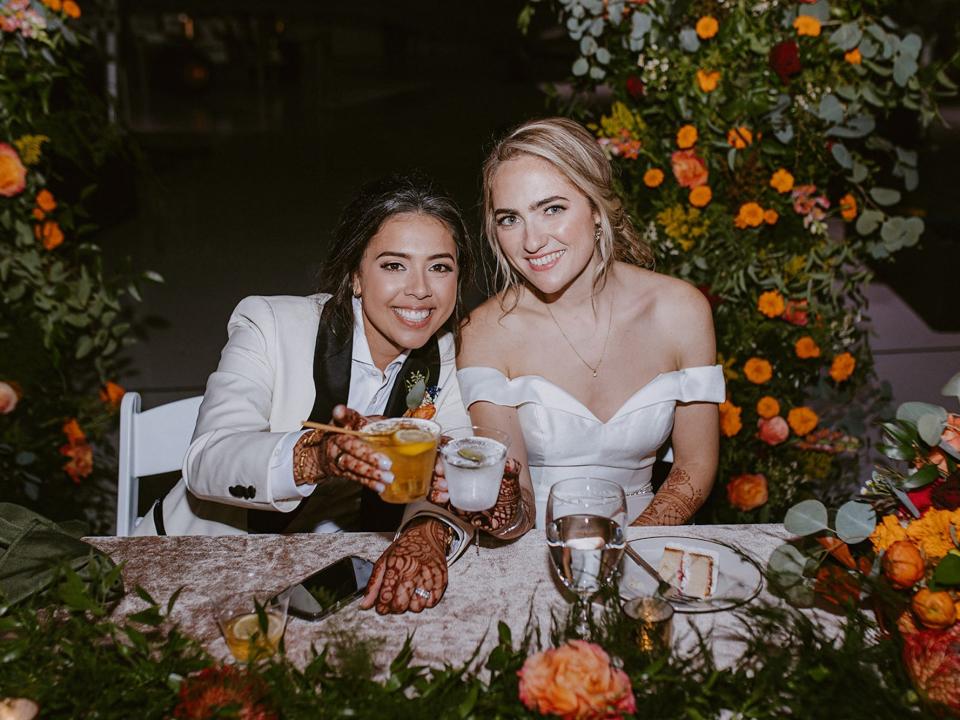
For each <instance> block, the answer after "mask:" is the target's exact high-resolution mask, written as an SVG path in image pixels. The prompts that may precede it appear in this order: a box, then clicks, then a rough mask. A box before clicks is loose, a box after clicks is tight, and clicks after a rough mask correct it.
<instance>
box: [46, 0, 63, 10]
mask: <svg viewBox="0 0 960 720" xmlns="http://www.w3.org/2000/svg"><path fill="white" fill-rule="evenodd" d="M43 4H44V5H46V6H47V7H48V8H50V9H51V10H53V11H54V12H60V8H61V7H63V3H61V2H60V0H43Z"/></svg>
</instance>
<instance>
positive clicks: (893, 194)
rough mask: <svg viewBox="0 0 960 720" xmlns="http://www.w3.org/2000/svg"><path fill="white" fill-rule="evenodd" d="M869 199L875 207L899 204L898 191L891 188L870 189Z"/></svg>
mask: <svg viewBox="0 0 960 720" xmlns="http://www.w3.org/2000/svg"><path fill="white" fill-rule="evenodd" d="M870 197H871V198H873V201H874V202H875V203H876V204H877V205H896V204H897V203H898V202H900V191H899V190H894V189H893V188H885V187H875V188H870Z"/></svg>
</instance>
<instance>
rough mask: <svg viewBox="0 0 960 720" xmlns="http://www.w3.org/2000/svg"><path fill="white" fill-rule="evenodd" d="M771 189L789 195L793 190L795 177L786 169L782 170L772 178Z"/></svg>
mask: <svg viewBox="0 0 960 720" xmlns="http://www.w3.org/2000/svg"><path fill="white" fill-rule="evenodd" d="M770 187H772V188H773V189H774V190H776V191H777V192H779V193H787V192H790V191H791V190H793V175H791V174H790V173H789V172H788V171H787V170H786V169H784V168H780V169H779V170H777V171H776V172H775V173H774V174H773V175H771V176H770Z"/></svg>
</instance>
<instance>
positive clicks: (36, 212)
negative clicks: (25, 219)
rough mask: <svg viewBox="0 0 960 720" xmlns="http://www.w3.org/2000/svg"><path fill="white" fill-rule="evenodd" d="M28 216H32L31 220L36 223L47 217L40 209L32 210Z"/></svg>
mask: <svg viewBox="0 0 960 720" xmlns="http://www.w3.org/2000/svg"><path fill="white" fill-rule="evenodd" d="M30 214H31V215H33V219H34V220H36V221H37V222H40V221H41V220H43V219H44V218H45V217H46V216H47V215H46V213H44V212H43V210H41V209H40V208H34V209H33V210H32V212H31V213H30Z"/></svg>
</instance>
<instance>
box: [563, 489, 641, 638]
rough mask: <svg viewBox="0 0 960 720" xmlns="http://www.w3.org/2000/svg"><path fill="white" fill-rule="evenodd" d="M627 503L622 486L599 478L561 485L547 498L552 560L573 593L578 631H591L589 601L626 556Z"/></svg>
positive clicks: (608, 579) (583, 633)
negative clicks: (588, 619)
mask: <svg viewBox="0 0 960 720" xmlns="http://www.w3.org/2000/svg"><path fill="white" fill-rule="evenodd" d="M626 522H627V501H626V498H625V497H624V495H623V487H622V486H620V485H618V484H617V483H615V482H611V481H609V480H601V479H599V478H589V477H580V478H570V479H568V480H560V481H559V482H557V483H555V484H554V485H553V487H551V488H550V496H549V497H548V498H547V517H546V523H547V526H546V532H547V546H548V547H549V548H550V558H551V559H552V560H553V565H554V567H555V568H556V570H557V575H559V577H560V580H561V582H563V584H564V585H565V586H566V587H567V588H568V589H569V590H571V591H573V592H574V593H575V594H576V596H577V600H576V603H575V604H574V617H575V619H576V629H577V632H578V633H580V634H581V635H585V634H586V632H587V629H588V627H587V612H588V609H589V599H590V598H591V597H592V596H593V595H594V594H595V593H596V592H597V591H599V590H600V588H601V587H603V586H604V585H605V584H607V583H609V582H610V581H611V580H612V579H613V575H614V573H616V571H617V568H618V567H619V565H620V558H621V557H622V556H623V548H624V545H625V540H624V526H625V525H626Z"/></svg>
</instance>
